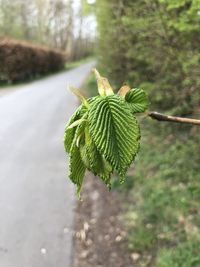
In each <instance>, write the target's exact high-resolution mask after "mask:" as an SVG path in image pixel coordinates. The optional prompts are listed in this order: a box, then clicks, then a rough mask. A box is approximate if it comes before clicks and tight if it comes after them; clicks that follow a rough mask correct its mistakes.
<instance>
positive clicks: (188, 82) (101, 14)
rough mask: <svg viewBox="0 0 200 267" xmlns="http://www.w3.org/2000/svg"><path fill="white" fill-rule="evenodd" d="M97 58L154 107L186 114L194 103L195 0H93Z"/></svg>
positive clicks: (199, 12)
mask: <svg viewBox="0 0 200 267" xmlns="http://www.w3.org/2000/svg"><path fill="white" fill-rule="evenodd" d="M97 3H98V6H97V17H98V22H99V31H100V38H99V42H100V45H99V54H100V55H99V59H100V63H101V65H102V66H103V67H104V68H105V70H106V72H108V76H110V77H109V78H112V80H113V81H114V82H115V84H116V87H119V85H120V84H121V83H123V82H128V83H130V84H131V85H133V86H134V87H135V86H136V87H137V86H138V87H142V88H144V89H145V90H147V91H148V93H149V94H150V98H151V102H152V105H153V106H154V107H155V108H159V109H162V110H165V111H167V110H169V111H170V112H171V114H172V113H173V114H179V115H186V114H191V113H193V111H194V106H198V105H199V103H200V96H199V86H200V68H199V63H200V53H199V44H200V0H193V1H192V0H167V1H164V0H148V1H146V0H135V1H132V0H129V1H128V0H117V1H116V0H111V1H106V0H99V1H97Z"/></svg>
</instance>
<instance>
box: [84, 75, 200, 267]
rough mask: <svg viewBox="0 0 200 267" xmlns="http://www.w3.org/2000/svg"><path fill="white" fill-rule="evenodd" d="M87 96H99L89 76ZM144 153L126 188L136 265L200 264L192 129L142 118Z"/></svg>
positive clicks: (199, 192) (199, 197) (122, 189)
mask: <svg viewBox="0 0 200 267" xmlns="http://www.w3.org/2000/svg"><path fill="white" fill-rule="evenodd" d="M83 89H84V90H85V92H86V94H87V96H88V97H89V96H94V95H96V94H97V86H96V83H95V79H94V78H93V77H92V76H91V77H89V79H88V81H87V82H86V84H85V85H84V87H83ZM140 122H141V134H142V140H141V150H140V153H139V155H138V156H137V159H136V161H135V164H134V168H133V169H132V171H131V172H129V175H128V176H127V180H126V182H125V183H124V184H123V185H120V183H119V181H118V180H117V179H114V181H113V188H114V189H115V190H117V191H118V192H119V193H120V194H122V195H123V196H124V215H123V218H124V224H125V226H126V228H127V231H128V235H127V236H128V238H127V240H128V244H129V250H130V252H131V251H132V252H138V253H140V254H141V257H140V259H139V261H138V262H137V267H197V266H200V216H199V212H200V206H199V203H200V153H199V147H198V145H197V143H196V141H195V138H194V137H195V135H194V134H192V133H193V131H191V127H190V126H182V125H177V124H170V123H160V122H156V121H152V120H151V119H150V118H142V119H141V118H140Z"/></svg>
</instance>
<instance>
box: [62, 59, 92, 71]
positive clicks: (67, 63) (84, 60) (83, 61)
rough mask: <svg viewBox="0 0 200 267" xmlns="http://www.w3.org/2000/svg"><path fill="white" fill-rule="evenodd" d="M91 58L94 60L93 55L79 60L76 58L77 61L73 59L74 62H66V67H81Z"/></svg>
mask: <svg viewBox="0 0 200 267" xmlns="http://www.w3.org/2000/svg"><path fill="white" fill-rule="evenodd" d="M91 60H94V57H93V56H89V57H86V58H82V59H79V60H75V61H72V62H66V64H65V69H66V70H70V69H73V68H76V67H79V66H80V65H82V64H84V63H87V62H89V61H91Z"/></svg>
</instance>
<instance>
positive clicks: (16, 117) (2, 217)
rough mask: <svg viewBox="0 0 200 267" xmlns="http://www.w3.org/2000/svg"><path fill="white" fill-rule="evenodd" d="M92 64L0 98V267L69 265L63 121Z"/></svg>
mask: <svg viewBox="0 0 200 267" xmlns="http://www.w3.org/2000/svg"><path fill="white" fill-rule="evenodd" d="M93 65H94V62H90V63H87V64H84V65H82V66H80V67H78V68H76V69H73V70H70V71H67V72H63V73H60V74H57V75H53V76H51V77H49V78H46V79H43V80H40V81H36V82H33V83H30V84H27V85H24V86H22V88H20V89H19V90H16V91H14V92H12V93H10V94H7V95H4V96H1V97H0V267H71V266H72V265H71V260H72V229H73V209H74V205H75V194H74V186H73V185H72V184H71V182H70V181H69V179H68V178H67V171H68V170H67V160H68V159H67V157H66V155H65V152H64V149H63V131H64V126H65V123H66V121H67V120H68V118H69V116H70V115H71V114H72V112H73V111H74V110H75V108H76V106H77V103H78V101H77V98H76V97H75V96H74V95H73V94H72V93H71V92H69V91H68V90H67V85H69V84H70V85H73V86H76V87H79V86H80V85H81V83H82V82H83V80H84V79H85V77H86V76H87V74H88V73H89V71H90V69H91V68H92V66H93Z"/></svg>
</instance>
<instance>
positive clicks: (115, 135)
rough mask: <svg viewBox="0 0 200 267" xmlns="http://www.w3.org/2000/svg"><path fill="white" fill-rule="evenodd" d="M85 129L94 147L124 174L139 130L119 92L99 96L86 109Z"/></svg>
mask: <svg viewBox="0 0 200 267" xmlns="http://www.w3.org/2000/svg"><path fill="white" fill-rule="evenodd" d="M88 120H89V132H90V134H91V136H92V139H93V140H94V143H95V145H96V146H97V149H98V150H99V151H100V152H101V153H102V155H103V156H104V157H105V158H106V160H107V161H108V162H109V163H110V164H111V166H113V167H114V169H116V170H117V172H118V173H119V174H120V175H121V176H124V174H125V172H126V170H127V168H128V167H129V166H130V164H131V162H132V161H133V159H134V157H135V155H136V154H137V152H138V148H139V138H140V130H139V126H138V123H137V121H136V119H135V118H134V117H133V115H132V113H131V111H130V109H129V107H128V106H127V105H126V104H125V102H124V101H123V100H122V98H120V97H119V96H116V95H112V96H107V97H99V98H98V99H96V101H95V102H93V103H92V105H91V108H90V110H89V113H88Z"/></svg>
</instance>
